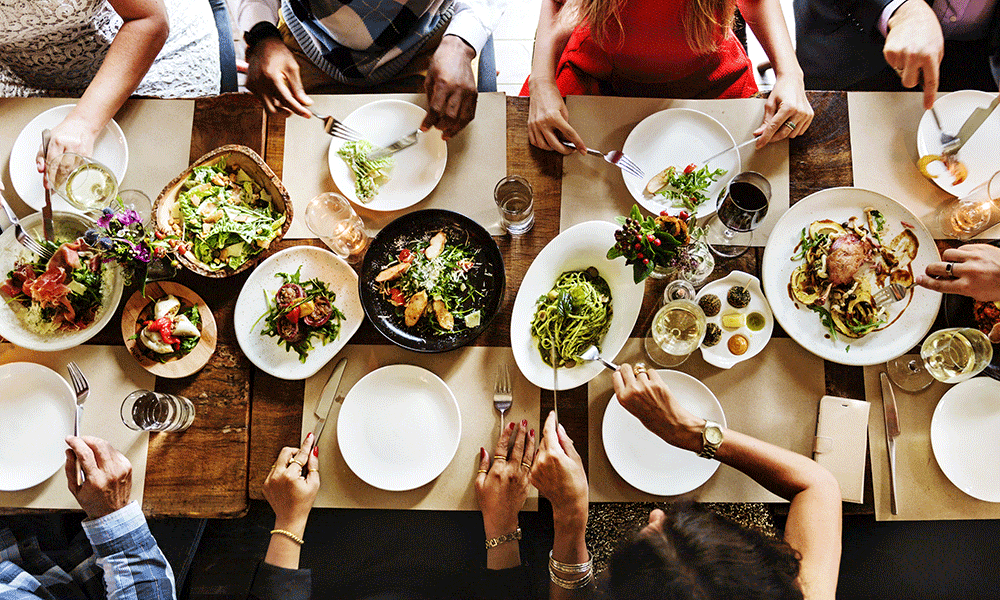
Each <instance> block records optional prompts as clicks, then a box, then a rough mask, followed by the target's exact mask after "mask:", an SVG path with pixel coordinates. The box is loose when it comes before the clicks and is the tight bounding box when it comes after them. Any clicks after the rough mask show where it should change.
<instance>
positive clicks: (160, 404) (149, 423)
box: [121, 390, 194, 431]
mask: <svg viewBox="0 0 1000 600" xmlns="http://www.w3.org/2000/svg"><path fill="white" fill-rule="evenodd" d="M121 417H122V423H124V424H125V426H126V427H128V428H129V429H133V430H135V431H184V430H185V429H187V428H188V427H190V426H191V423H193V422H194V404H193V403H192V402H191V401H190V400H188V399H187V398H185V397H183V396H175V395H173V394H164V393H162V392H151V391H149V390H136V391H134V392H132V393H131V394H129V395H128V396H126V398H125V401H124V402H122V410H121Z"/></svg>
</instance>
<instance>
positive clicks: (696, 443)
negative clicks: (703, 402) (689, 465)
mask: <svg viewBox="0 0 1000 600" xmlns="http://www.w3.org/2000/svg"><path fill="white" fill-rule="evenodd" d="M611 379H612V382H613V383H614V387H615V395H616V396H617V397H618V402H620V403H621V405H622V406H623V407H625V410H627V411H628V412H630V413H632V414H633V415H635V417H636V418H637V419H639V421H641V422H642V424H643V425H644V426H645V427H646V429H648V430H650V431H652V432H653V433H655V434H656V435H658V436H659V437H661V438H662V439H663V440H664V441H665V442H667V443H668V444H671V445H673V446H677V447H678V448H684V449H686V450H691V451H692V452H698V451H700V450H701V430H702V428H703V427H704V425H705V419H702V418H700V417H696V416H695V415H693V414H691V413H690V412H688V411H687V410H685V409H684V408H683V407H682V406H681V405H680V404H679V403H678V402H677V398H676V397H675V396H674V395H673V393H672V392H671V391H670V388H668V387H667V384H665V383H663V380H662V379H661V378H660V375H659V373H657V372H656V371H655V370H654V371H640V372H639V374H636V373H635V371H634V370H633V368H632V367H631V366H630V365H628V364H627V363H626V364H623V365H622V366H621V367H619V368H618V370H617V371H615V372H614V374H613V375H612V376H611Z"/></svg>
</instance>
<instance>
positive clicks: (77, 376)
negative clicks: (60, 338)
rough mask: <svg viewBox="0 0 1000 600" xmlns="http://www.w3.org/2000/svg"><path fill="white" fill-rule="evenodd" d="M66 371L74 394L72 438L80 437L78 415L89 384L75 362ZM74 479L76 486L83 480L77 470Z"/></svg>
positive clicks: (88, 393)
mask: <svg viewBox="0 0 1000 600" xmlns="http://www.w3.org/2000/svg"><path fill="white" fill-rule="evenodd" d="M66 370H68V371H69V378H70V380H72V382H73V393H75V394H76V420H75V421H74V422H73V436H74V437H80V414H81V413H82V412H83V403H84V402H86V401H87V396H89V395H90V383H89V382H88V381H87V378H86V377H85V376H84V374H83V371H81V370H80V367H78V366H77V365H76V363H75V362H73V361H70V363H69V364H68V365H66ZM76 478H77V485H79V483H80V482H81V481H82V480H83V477H82V472H81V471H79V470H77V475H76Z"/></svg>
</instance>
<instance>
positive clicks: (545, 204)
mask: <svg viewBox="0 0 1000 600" xmlns="http://www.w3.org/2000/svg"><path fill="white" fill-rule="evenodd" d="M809 99H810V101H811V103H812V106H813V108H814V109H815V112H816V117H815V119H814V121H813V122H812V125H811V127H810V128H809V129H808V131H807V132H806V133H805V134H804V135H801V136H799V137H797V138H794V139H792V140H791V141H790V144H789V169H790V173H789V176H790V201H791V203H793V204H794V203H795V202H797V201H799V200H801V199H802V198H804V197H806V196H808V195H809V194H811V193H813V192H816V191H818V190H821V189H825V188H829V187H836V186H850V185H852V184H853V176H852V164H851V147H850V132H849V126H848V103H847V95H846V93H844V92H809ZM506 102H507V103H506V108H507V129H506V134H507V172H508V173H510V174H518V175H521V176H523V177H525V178H527V179H528V181H529V182H530V183H531V186H532V188H533V190H534V207H535V225H534V227H533V228H532V230H531V231H530V232H528V233H526V234H524V235H519V236H510V235H505V236H498V237H495V238H494V239H495V240H496V242H497V244H498V245H499V247H500V250H501V252H502V253H503V258H504V263H505V267H506V274H507V293H506V297H505V299H504V302H503V305H502V307H501V308H500V312H499V315H498V316H497V318H496V320H495V324H496V326H494V327H491V328H489V329H487V330H486V331H485V332H484V333H483V334H482V335H481V336H480V337H479V338H478V339H477V340H475V342H474V344H475V345H480V346H510V322H511V310H512V307H513V304H514V298H515V296H516V294H517V290H518V288H519V286H520V283H521V280H522V278H523V277H524V274H525V272H526V271H527V269H528V266H529V265H530V263H531V260H532V257H534V256H535V255H537V254H538V252H539V251H540V250H541V249H542V248H543V247H544V246H545V245H546V244H547V243H548V242H549V241H551V240H552V239H553V238H554V237H555V236H556V235H557V234H558V233H559V214H560V208H561V179H562V168H563V167H562V156H561V155H560V154H557V153H554V152H546V151H542V150H539V149H538V148H535V147H533V146H531V145H530V144H529V143H528V139H527V127H526V123H527V115H528V99H527V98H519V97H509V98H507V101H506ZM284 134H285V121H284V119H282V118H270V117H268V116H267V115H266V114H265V112H264V111H263V107H262V105H261V104H260V103H259V102H258V101H257V100H256V99H255V98H254V97H253V96H250V95H247V94H226V95H222V96H218V97H214V98H206V99H201V100H197V101H196V102H195V110H194V122H193V128H192V132H191V147H190V160H191V161H194V160H195V159H197V158H198V157H200V156H201V155H203V154H205V153H206V152H208V151H210V150H212V149H214V148H216V147H219V146H221V145H224V144H242V145H245V146H248V147H250V148H252V149H253V150H255V151H257V152H258V153H260V154H261V156H263V158H264V160H265V161H266V162H267V164H268V165H270V167H271V168H272V169H273V170H274V171H275V173H276V174H277V175H278V176H279V177H281V176H283V174H286V173H287V176H288V177H292V176H293V175H292V169H291V166H290V165H283V164H282V157H283V149H284V141H285V135H284ZM418 208H419V206H418ZM939 243H942V244H943V243H944V242H939ZM301 244H312V245H315V246H322V243H321V242H320V241H319V240H315V239H313V240H283V241H281V242H279V243H277V244H275V245H274V246H272V249H271V250H272V251H277V250H280V249H284V248H287V247H290V246H294V245H301ZM762 254H763V248H751V250H750V251H749V252H747V253H746V254H745V255H744V256H742V257H740V258H737V259H734V260H729V261H719V264H718V265H717V266H716V269H715V272H714V273H713V274H712V276H711V278H712V279H716V278H720V277H722V276H724V275H725V274H726V273H728V272H729V271H731V270H733V269H740V270H743V271H746V272H749V273H753V274H755V275H757V276H759V275H760V261H761V257H762ZM248 274H249V271H247V272H244V273H242V274H240V275H237V276H235V277H232V278H229V279H224V280H218V279H207V278H203V277H200V276H196V275H194V274H192V273H190V272H186V271H185V272H183V273H181V274H180V275H179V277H178V281H179V282H180V283H182V284H184V285H187V286H188V287H190V288H192V289H193V290H195V291H196V292H197V293H199V294H200V295H201V296H202V297H203V298H204V299H205V300H206V301H207V303H208V304H209V306H210V307H211V309H212V311H213V312H214V314H215V318H216V321H217V322H218V324H219V340H218V346H217V349H216V354H215V355H214V356H213V357H212V359H211V360H210V361H209V363H208V364H207V365H206V366H205V367H204V368H203V369H202V370H201V371H199V372H198V373H196V374H194V375H191V376H188V377H184V378H181V379H164V378H157V381H156V389H157V390H158V391H165V392H170V393H175V394H180V395H183V396H186V397H188V398H190V399H191V400H192V401H193V402H194V403H195V406H196V411H197V418H196V420H195V422H194V424H193V425H192V427H191V428H190V429H189V430H187V431H186V432H184V433H180V434H178V433H167V434H153V435H152V436H151V438H150V443H149V451H148V461H147V471H146V478H145V494H144V500H143V509H144V510H145V512H146V513H147V514H148V515H150V516H183V517H239V516H242V515H243V514H245V513H246V511H247V509H248V506H249V499H260V498H262V495H261V484H262V482H263V479H264V477H265V476H266V474H267V473H268V470H269V468H270V466H271V464H272V463H273V461H274V460H275V457H276V456H277V454H278V452H279V450H280V449H281V448H282V447H283V446H293V445H294V446H297V445H299V443H300V441H301V438H300V436H301V430H300V424H301V423H302V407H303V395H304V385H305V384H304V382H302V381H284V380H280V379H277V378H274V377H272V376H270V375H267V374H265V373H264V372H262V371H260V370H258V369H256V368H254V367H253V366H252V365H251V364H250V362H249V361H248V359H247V358H246V357H245V356H244V355H243V354H242V352H241V351H240V348H239V346H238V344H237V342H236V336H235V331H234V328H233V311H234V306H235V304H236V298H237V296H238V294H239V291H240V289H241V287H242V285H243V283H244V282H245V281H246V278H247V276H248ZM663 285H665V284H664V283H663V282H662V281H655V280H647V282H646V284H645V296H644V300H643V306H642V311H641V313H640V319H639V320H638V322H637V323H636V326H635V328H634V330H633V332H632V336H633V337H639V336H641V335H642V327H643V317H642V316H644V315H645V316H648V315H649V314H651V313H652V311H653V310H654V309H655V307H656V305H657V302H658V301H659V298H660V296H661V294H662V289H663ZM774 335H775V336H785V337H787V335H786V334H785V333H784V332H783V331H781V330H780V327H778V326H775V333H774ZM352 342H353V343H359V344H389V343H390V342H388V341H387V340H386V339H385V338H383V337H382V336H381V335H380V334H379V333H378V332H376V331H375V329H374V328H373V327H372V325H371V323H370V322H368V321H366V322H365V323H364V324H363V325H362V326H361V328H360V330H359V331H358V332H357V334H356V335H355V337H354V338H353V339H352ZM89 343H92V344H107V345H121V344H122V343H123V342H122V339H121V336H120V333H119V327H118V320H113V321H112V324H111V325H109V326H108V327H106V328H105V329H104V330H103V331H102V332H100V333H99V334H98V335H97V336H96V337H95V338H93V339H92V340H91V342H89ZM441 360H442V361H447V360H448V358H447V354H444V355H442V356H441ZM825 377H826V391H827V393H828V394H830V395H837V396H844V397H850V398H864V397H865V396H864V377H863V370H862V368H861V367H849V366H843V365H839V364H834V363H831V362H826V363H825ZM559 403H560V422H561V423H562V424H563V425H564V426H565V427H566V429H567V431H568V433H569V435H570V437H571V438H572V439H573V440H574V441H575V443H576V446H577V448H578V449H579V451H580V455H581V456H582V457H583V460H584V463H585V466H586V462H587V456H588V452H587V451H586V449H587V446H588V413H587V411H588V407H587V404H588V402H587V388H586V386H581V387H579V388H576V389H573V390H569V391H567V392H566V393H565V394H563V393H560V402H559ZM551 407H552V396H551V394H547V393H544V392H543V393H542V394H541V415H542V418H543V419H544V416H545V415H546V414H548V411H549V410H550V409H551ZM538 426H540V424H538ZM866 481H867V483H866V494H865V500H866V502H865V504H862V505H849V504H845V512H848V511H849V512H865V513H869V514H870V513H872V512H873V510H874V509H873V504H872V491H871V490H872V487H871V476H870V469H869V475H868V476H867V477H866ZM470 485H471V483H470Z"/></svg>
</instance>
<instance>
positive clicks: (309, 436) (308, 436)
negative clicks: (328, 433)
mask: <svg viewBox="0 0 1000 600" xmlns="http://www.w3.org/2000/svg"><path fill="white" fill-rule="evenodd" d="M312 437H313V434H312V432H311V431H310V432H309V435H307V436H306V439H307V440H311V439H312Z"/></svg>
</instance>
